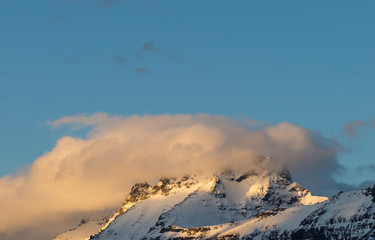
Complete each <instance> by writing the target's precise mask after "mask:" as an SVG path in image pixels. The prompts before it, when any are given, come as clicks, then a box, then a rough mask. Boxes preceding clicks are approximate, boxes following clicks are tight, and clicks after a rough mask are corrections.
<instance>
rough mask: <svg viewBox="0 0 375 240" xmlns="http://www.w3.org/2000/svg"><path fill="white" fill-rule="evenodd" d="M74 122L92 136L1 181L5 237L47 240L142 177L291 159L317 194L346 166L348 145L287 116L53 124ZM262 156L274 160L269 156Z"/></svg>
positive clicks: (0, 233) (100, 118) (60, 145)
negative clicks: (255, 121) (269, 122)
mask: <svg viewBox="0 0 375 240" xmlns="http://www.w3.org/2000/svg"><path fill="white" fill-rule="evenodd" d="M66 124H70V125H72V126H73V127H77V128H79V127H81V126H92V127H93V129H92V130H91V131H90V132H89V133H88V135H87V137H86V138H84V139H81V138H74V137H70V136H66V137H63V138H61V139H59V140H58V141H57V143H56V146H55V148H54V149H52V150H51V151H50V152H47V153H45V154H44V155H43V156H41V157H40V158H38V159H36V160H35V162H34V163H33V164H32V165H31V166H30V170H29V172H28V173H27V174H24V175H18V176H5V177H3V178H1V179H0V206H2V212H1V215H0V238H1V239H12V237H13V239H17V238H19V236H21V235H22V234H26V233H27V234H28V237H27V239H33V236H34V235H33V234H35V233H37V234H39V235H35V236H36V237H35V239H44V238H45V237H46V236H49V235H48V234H53V231H63V229H64V228H65V227H66V224H65V225H64V224H63V223H66V221H65V220H67V219H69V221H70V224H72V222H71V219H76V220H77V221H79V220H78V219H77V218H78V216H79V215H80V214H84V213H87V212H100V211H104V210H106V209H115V208H117V207H119V206H120V205H121V203H122V201H123V199H124V198H125V197H126V194H127V193H128V192H129V189H130V187H131V186H132V185H133V184H134V183H135V182H138V181H144V180H146V181H153V180H155V179H157V178H159V177H162V176H171V175H182V174H190V173H198V174H210V173H213V172H216V171H220V170H221V169H224V168H227V167H229V166H231V167H234V168H237V169H243V170H246V169H253V170H256V171H266V170H270V169H272V168H273V167H274V166H279V165H284V164H285V165H287V166H288V168H289V169H290V170H291V172H292V175H293V176H294V179H295V180H296V181H298V182H300V183H301V184H302V185H304V186H306V187H308V188H310V189H311V190H312V191H313V193H315V194H331V193H333V192H334V191H336V190H338V189H337V184H336V182H335V181H333V180H332V178H331V177H330V176H331V174H332V173H333V172H334V171H337V170H338V169H339V168H340V167H339V165H338V164H337V162H336V155H337V152H338V151H339V148H340V146H339V145H338V144H337V143H336V142H335V141H333V140H332V139H328V138H325V137H323V136H322V135H320V134H318V133H316V132H312V131H309V130H307V129H305V128H302V127H298V126H295V125H293V124H290V123H286V122H284V123H280V124H277V125H274V126H268V127H264V128H262V129H255V130H254V129H249V128H248V127H245V126H244V125H242V124H241V123H239V122H238V121H235V120H231V119H228V118H226V117H221V116H210V115H204V114H199V115H159V116H131V117H110V116H107V115H106V114H102V113H99V114H95V115H92V116H72V117H64V118H62V119H59V120H57V121H55V122H53V123H51V125H52V126H55V127H58V126H61V125H66ZM259 155H263V156H272V157H273V159H274V160H272V161H271V162H270V161H262V160H261V159H260V158H259ZM52 222H55V223H56V224H52ZM57 223H59V224H57ZM41 224H44V226H43V225H41ZM73 224H74V222H73ZM52 225H53V226H58V227H57V228H56V229H54V228H53V227H52ZM46 226H49V227H46ZM44 230H48V231H44ZM5 233H7V234H5ZM9 233H11V234H10V235H8V234H9ZM12 233H15V235H12ZM43 233H44V234H45V235H43ZM46 239H48V238H46Z"/></svg>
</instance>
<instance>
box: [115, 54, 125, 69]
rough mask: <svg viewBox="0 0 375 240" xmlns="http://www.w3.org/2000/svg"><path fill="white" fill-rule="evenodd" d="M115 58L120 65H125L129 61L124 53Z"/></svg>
mask: <svg viewBox="0 0 375 240" xmlns="http://www.w3.org/2000/svg"><path fill="white" fill-rule="evenodd" d="M114 60H115V62H116V63H117V64H118V65H120V66H123V65H124V63H126V62H127V61H128V60H127V58H126V57H125V55H124V54H120V55H118V56H116V57H114Z"/></svg>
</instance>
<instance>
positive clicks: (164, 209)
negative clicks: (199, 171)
mask: <svg viewBox="0 0 375 240" xmlns="http://www.w3.org/2000/svg"><path fill="white" fill-rule="evenodd" d="M374 202H375V186H374V187H371V188H368V189H365V190H361V191H352V192H347V193H342V192H341V193H339V194H337V195H335V196H334V197H332V199H329V200H328V201H327V198H326V197H317V196H312V195H311V193H310V192H309V191H308V190H307V189H305V188H303V187H301V186H299V185H298V184H297V183H295V182H292V179H291V176H290V174H289V172H288V171H287V170H285V169H284V170H282V171H278V172H272V173H265V174H263V175H259V174H255V173H251V172H247V173H245V174H235V173H233V172H230V171H228V172H224V173H221V174H217V175H214V176H212V177H207V178H203V177H197V176H185V177H183V178H179V179H177V178H162V179H160V181H159V182H157V183H156V184H155V185H154V186H151V185H149V184H148V183H146V182H144V183H138V184H136V185H135V186H134V187H133V188H132V190H131V192H130V194H129V196H128V197H127V199H126V200H125V202H124V203H123V206H122V207H121V208H120V209H119V210H118V211H117V212H116V213H115V214H114V215H113V216H112V217H111V218H109V219H108V221H107V223H105V224H103V226H102V228H101V230H100V231H99V233H98V231H97V230H95V231H93V232H91V233H90V234H87V235H86V237H85V238H86V239H88V238H90V239H100V240H125V239H197V238H198V239H199V238H201V239H375V238H373V237H374V236H375V230H374V229H375V205H374ZM81 225H82V226H81V227H79V228H77V229H76V230H75V231H77V230H79V229H82V228H83V227H84V225H85V224H81ZM73 232H74V231H73ZM68 233H69V232H68ZM66 234H67V233H65V235H60V236H59V237H60V238H56V239H59V240H60V239H64V238H61V236H67V235H66ZM89 235H91V237H89ZM85 238H81V239H85ZM66 239H68V240H73V238H66Z"/></svg>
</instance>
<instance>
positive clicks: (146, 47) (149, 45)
mask: <svg viewBox="0 0 375 240" xmlns="http://www.w3.org/2000/svg"><path fill="white" fill-rule="evenodd" d="M155 50H156V48H155V45H154V43H153V42H152V41H149V42H146V43H145V44H143V46H142V48H141V51H143V52H153V51H155Z"/></svg>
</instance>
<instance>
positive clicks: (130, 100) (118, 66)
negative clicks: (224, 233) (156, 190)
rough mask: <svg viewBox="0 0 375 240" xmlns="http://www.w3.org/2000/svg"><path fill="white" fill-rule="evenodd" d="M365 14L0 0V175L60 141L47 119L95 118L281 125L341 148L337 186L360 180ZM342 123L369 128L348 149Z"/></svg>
mask: <svg viewBox="0 0 375 240" xmlns="http://www.w3.org/2000/svg"><path fill="white" fill-rule="evenodd" d="M374 7H375V3H374V2H373V1H361V2H349V1H345V2H344V1H330V2H326V1H314V2H313V1H309V2H308V1H267V2H264V1H262V2H261V1H236V2H232V1H157V0H154V1H152V0H149V1H146V0H144V1H121V0H51V1H47V0H34V1H26V0H24V1H22V0H20V1H11V0H3V1H2V2H1V3H0V31H1V37H0V50H1V54H0V116H1V118H0V125H1V134H0V175H5V174H9V173H13V172H14V171H15V170H17V169H18V168H20V167H22V166H24V165H27V164H31V163H32V162H33V161H34V160H35V159H36V158H37V157H39V156H41V155H42V154H43V153H44V152H45V151H49V150H51V149H52V148H53V146H54V144H55V142H56V140H57V139H58V138H60V137H62V136H63V135H65V134H72V133H70V132H67V130H64V129H63V130H61V129H60V130H56V129H51V127H50V126H49V125H48V124H46V122H47V121H54V120H56V119H59V118H61V117H64V116H68V115H76V114H93V113H96V112H106V113H109V114H115V115H124V116H128V115H133V114H140V115H143V114H163V113H171V114H175V113H188V114H191V113H207V114H213V115H224V116H229V117H234V118H241V117H243V116H245V117H249V118H253V119H257V120H259V121H264V122H267V123H279V122H283V121H288V122H291V123H293V124H296V125H299V126H303V127H306V128H308V129H311V130H315V131H319V132H321V133H322V134H324V135H325V136H327V137H334V138H337V139H338V140H339V141H341V142H342V144H344V146H345V147H347V148H348V152H345V153H342V154H341V155H340V156H339V161H340V162H341V163H342V164H343V165H344V166H346V167H347V168H348V169H347V170H346V171H347V172H346V173H345V174H344V175H343V176H339V178H341V179H343V180H344V181H346V182H349V183H350V182H352V183H358V182H360V181H362V180H366V179H370V178H371V177H372V175H373V172H371V171H370V170H371V169H374V167H373V165H372V164H373V163H374V157H373V156H374V150H373V149H374V147H373V143H374V142H375V130H374V128H372V127H370V126H369V125H368V124H367V123H369V122H370V121H371V120H373V119H375V112H374V106H373V105H374V103H375V94H374V93H373V91H374V89H375V81H374V76H375V68H374V64H375V29H374V22H375V15H374V14H373V11H374ZM354 120H361V121H363V122H364V123H366V124H367V125H366V126H362V127H360V131H359V132H358V136H357V137H356V138H345V137H343V135H342V128H343V127H344V126H345V124H347V123H349V122H351V121H354ZM75 134H76V133H75ZM371 165H372V167H371ZM361 166H362V168H361ZM363 166H368V167H367V168H366V167H365V168H364V167H363ZM358 167H359V168H358ZM357 168H358V169H357ZM361 169H362V170H361ZM363 169H367V171H365V170H363ZM369 169H370V170H369ZM359 175H360V176H359Z"/></svg>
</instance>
